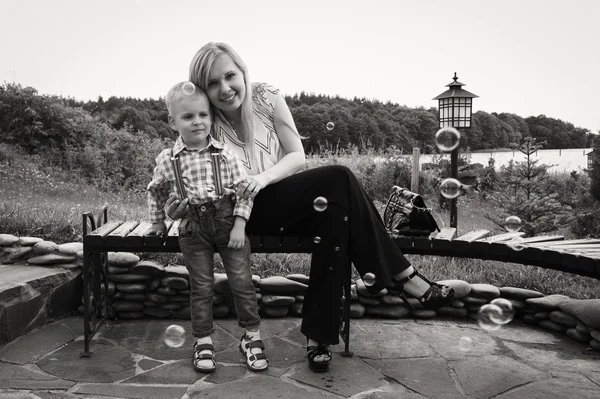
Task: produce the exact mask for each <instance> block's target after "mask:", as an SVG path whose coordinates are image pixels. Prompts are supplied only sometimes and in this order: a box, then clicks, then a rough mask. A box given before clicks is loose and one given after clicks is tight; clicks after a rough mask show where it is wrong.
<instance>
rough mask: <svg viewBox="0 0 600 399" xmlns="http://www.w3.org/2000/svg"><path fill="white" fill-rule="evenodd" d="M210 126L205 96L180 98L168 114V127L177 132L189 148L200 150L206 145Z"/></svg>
mask: <svg viewBox="0 0 600 399" xmlns="http://www.w3.org/2000/svg"><path fill="white" fill-rule="evenodd" d="M211 125H212V120H211V118H210V104H209V102H208V98H207V97H206V95H205V94H202V95H200V96H196V95H193V96H186V97H184V98H182V99H181V100H179V101H178V102H177V103H175V105H174V106H173V109H172V110H171V114H169V126H171V128H172V129H173V130H177V131H178V132H179V134H180V135H181V138H182V139H183V142H184V143H185V144H186V145H187V146H188V147H190V148H198V149H200V148H204V147H206V146H207V145H208V140H207V138H208V135H209V134H210V127H211Z"/></svg>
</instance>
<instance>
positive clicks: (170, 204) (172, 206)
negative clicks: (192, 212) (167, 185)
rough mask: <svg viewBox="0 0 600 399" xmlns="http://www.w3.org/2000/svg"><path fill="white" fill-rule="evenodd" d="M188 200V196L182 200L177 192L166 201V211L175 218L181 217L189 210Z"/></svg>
mask: <svg viewBox="0 0 600 399" xmlns="http://www.w3.org/2000/svg"><path fill="white" fill-rule="evenodd" d="M188 202H189V199H188V198H186V199H184V200H183V201H180V200H179V199H177V196H176V195H175V194H171V195H170V196H169V198H168V199H167V202H166V203H165V208H164V209H165V213H166V214H167V215H169V217H170V218H171V219H173V220H177V219H181V218H182V217H183V215H185V213H186V212H187V210H188Z"/></svg>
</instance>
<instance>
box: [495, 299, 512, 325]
mask: <svg viewBox="0 0 600 399" xmlns="http://www.w3.org/2000/svg"><path fill="white" fill-rule="evenodd" d="M490 304H491V305H496V306H498V307H499V308H500V310H501V314H500V315H497V314H496V313H490V319H491V320H492V321H494V322H495V323H497V324H507V323H510V321H511V320H512V319H513V318H514V317H515V309H514V308H513V305H512V302H511V301H509V300H508V299H505V298H496V299H494V300H493V301H492V302H490Z"/></svg>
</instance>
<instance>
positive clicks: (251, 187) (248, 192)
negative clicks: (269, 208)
mask: <svg viewBox="0 0 600 399" xmlns="http://www.w3.org/2000/svg"><path fill="white" fill-rule="evenodd" d="M267 185H268V181H267V178H266V177H264V176H261V175H249V176H248V178H247V179H246V181H245V182H242V183H241V184H240V185H239V186H238V189H237V193H236V196H237V197H238V198H241V199H243V200H247V199H252V198H254V197H256V194H258V192H259V191H260V190H262V189H263V188H265V187H267Z"/></svg>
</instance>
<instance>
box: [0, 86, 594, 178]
mask: <svg viewBox="0 0 600 399" xmlns="http://www.w3.org/2000/svg"><path fill="white" fill-rule="evenodd" d="M285 99H286V101H287V103H288V105H289V107H290V110H291V113H292V115H293V116H294V120H295V122H296V125H297V127H298V131H299V132H300V134H301V135H302V136H304V137H305V140H303V143H304V146H305V149H306V152H307V153H308V154H318V153H319V152H328V153H331V151H332V150H333V151H335V150H338V149H346V148H348V147H353V148H355V149H358V151H359V152H360V151H362V150H363V149H369V150H376V151H378V150H382V149H388V148H390V147H392V146H394V147H395V148H397V149H398V150H400V151H402V152H404V153H411V152H412V148H413V147H419V148H420V149H421V151H422V152H423V153H432V152H436V151H437V148H436V146H435V143H434V135H435V132H436V131H437V130H438V115H437V109H436V108H435V107H431V108H428V109H426V108H423V107H414V108H411V107H407V106H403V105H399V104H395V103H392V102H381V101H378V100H371V99H366V98H354V99H345V98H341V97H338V96H327V95H320V94H313V93H304V92H302V93H300V94H295V95H292V96H289V95H288V96H285ZM167 115H168V114H167V110H166V106H165V104H164V100H163V99H162V98H158V99H138V98H132V97H110V98H108V99H106V100H105V99H103V98H102V97H98V99H97V100H94V101H87V102H83V101H78V100H75V99H73V98H64V97H62V96H54V95H40V94H39V93H38V92H37V90H36V89H35V88H32V87H23V86H22V85H20V84H17V83H5V84H3V85H0V161H2V157H5V158H6V157H7V155H6V154H8V153H10V152H11V151H12V152H14V151H22V152H23V153H25V154H29V155H35V156H38V157H40V161H41V163H44V164H46V165H48V164H49V165H52V166H56V167H59V168H68V169H73V170H78V171H80V173H81V176H83V177H89V178H97V176H99V175H102V176H109V177H110V180H111V182H113V181H115V180H116V181H118V182H119V183H120V184H122V185H123V186H124V187H131V186H139V185H141V184H142V182H141V181H138V180H139V179H141V178H142V177H143V178H146V177H147V174H148V170H151V168H152V165H153V162H154V157H155V155H156V154H158V153H159V152H160V150H161V149H163V148H165V147H166V146H168V145H169V144H170V143H171V142H172V140H174V139H175V138H176V133H175V132H173V131H172V130H171V128H170V127H169V126H168V123H167ZM329 122H333V123H334V128H333V129H331V130H329V129H327V127H326V126H327V124H328V123H329ZM461 133H462V134H463V138H462V141H461V147H462V148H466V147H468V148H469V149H470V150H471V151H476V150H487V149H497V148H507V147H509V144H510V143H518V142H520V141H521V139H522V138H524V137H534V138H536V139H537V140H538V141H539V142H546V145H545V147H544V148H581V147H591V146H592V139H593V137H594V135H593V134H591V132H590V131H589V130H587V129H583V128H580V127H575V126H574V125H573V124H572V123H570V122H565V121H562V120H560V119H555V118H551V117H548V116H545V115H539V116H530V117H525V118H524V117H522V116H519V115H516V114H512V113H495V112H492V113H488V112H485V111H478V112H476V113H474V115H473V122H472V127H471V128H470V129H466V130H463V131H462V132H461ZM3 146H4V147H3ZM9 147H10V151H9V150H7V148H9ZM3 148H4V150H3ZM140 149H143V150H140ZM3 154H4V155H3ZM117 161H118V162H117ZM142 171H143V173H140V172H142ZM140 174H141V175H143V176H139V175H140ZM144 183H146V182H145V181H144Z"/></svg>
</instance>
